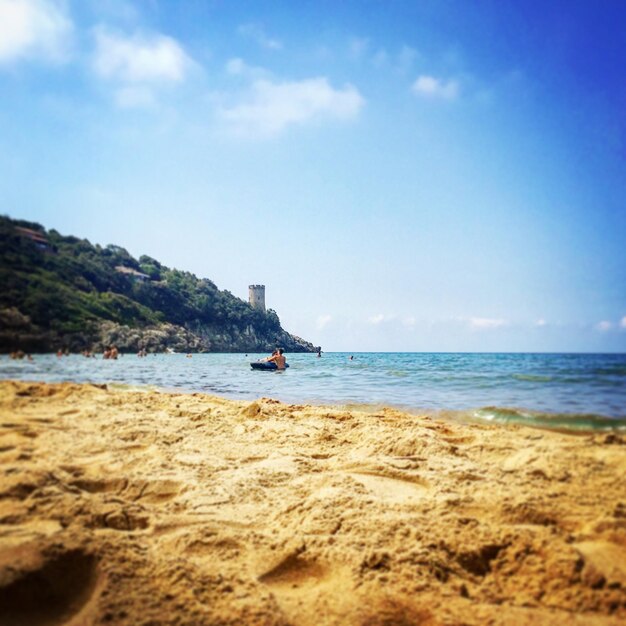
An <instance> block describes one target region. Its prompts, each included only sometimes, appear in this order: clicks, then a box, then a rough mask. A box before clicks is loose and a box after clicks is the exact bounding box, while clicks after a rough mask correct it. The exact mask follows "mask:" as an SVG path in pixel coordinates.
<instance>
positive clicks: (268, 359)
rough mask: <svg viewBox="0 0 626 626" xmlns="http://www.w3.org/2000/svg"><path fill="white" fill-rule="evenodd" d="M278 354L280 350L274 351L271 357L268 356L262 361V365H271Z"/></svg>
mask: <svg viewBox="0 0 626 626" xmlns="http://www.w3.org/2000/svg"><path fill="white" fill-rule="evenodd" d="M277 354H278V348H276V349H275V350H274V352H272V354H271V355H270V356H266V357H265V358H264V359H261V362H262V363H269V362H270V361H271V360H273V358H274V357H275V356H276V355H277Z"/></svg>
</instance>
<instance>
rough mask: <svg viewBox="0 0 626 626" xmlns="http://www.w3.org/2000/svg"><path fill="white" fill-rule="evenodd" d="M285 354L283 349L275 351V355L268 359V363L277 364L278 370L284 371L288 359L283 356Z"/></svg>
mask: <svg viewBox="0 0 626 626" xmlns="http://www.w3.org/2000/svg"><path fill="white" fill-rule="evenodd" d="M283 352H284V350H283V349H282V348H278V350H274V354H273V355H272V356H271V357H270V358H269V359H267V361H268V363H276V369H279V370H284V369H285V368H286V367H287V359H286V358H285V357H284V356H283Z"/></svg>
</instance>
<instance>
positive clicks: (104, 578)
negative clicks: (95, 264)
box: [0, 381, 626, 626]
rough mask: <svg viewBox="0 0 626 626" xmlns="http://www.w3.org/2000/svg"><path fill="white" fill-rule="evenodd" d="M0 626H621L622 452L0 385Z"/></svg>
mask: <svg viewBox="0 0 626 626" xmlns="http://www.w3.org/2000/svg"><path fill="white" fill-rule="evenodd" d="M0 472H1V474H0V623H2V624H26V623H28V624H32V625H33V626H43V625H44V624H54V625H61V624H63V625H65V626H77V625H78V624H96V625H104V624H121V625H126V624H127V625H131V624H132V625H144V626H147V625H148V624H167V625H170V624H171V625H174V624H176V625H178V626H181V625H192V624H193V625H198V624H200V625H203V624H206V625H213V624H243V625H245V624H263V625H276V626H278V625H283V626H286V625H287V624H291V625H298V626H312V625H314V624H315V625H317V626H321V625H335V626H339V625H342V626H345V625H355V626H356V625H359V626H362V625H365V624H367V625H371V626H382V625H391V624H394V625H396V624H398V625H409V624H426V625H429V626H439V625H441V626H443V625H444V624H467V625H478V624H480V625H483V624H501V625H504V624H522V625H524V624H526V625H529V626H530V625H531V624H532V625H533V626H539V625H547V624H562V623H567V624H575V625H580V626H582V625H585V626H589V625H591V626H594V625H603V626H604V625H607V626H608V625H617V624H620V623H624V620H625V619H626V492H625V491H624V485H623V476H624V475H625V473H626V439H625V438H624V437H623V436H622V435H620V434H617V433H608V434H607V433H603V434H594V435H572V434H570V435H566V434H562V433H555V432H548V431H541V430H537V429H530V428H525V427H520V426H488V425H475V424H456V423H452V422H447V421H441V420H435V419H430V418H428V417H419V416H417V417H416V416H415V415H408V414H405V413H402V412H400V411H397V410H393V409H382V408H381V409H380V410H379V411H377V412H374V413H372V412H369V413H364V412H360V411H358V410H345V409H340V408H333V407H321V406H316V407H313V406H306V405H297V404H283V403H280V402H277V401H275V400H271V399H268V398H262V399H259V400H256V401H252V402H249V401H247V402H243V401H234V400H226V399H223V398H219V397H213V396H208V395H204V394H199V393H195V394H173V393H163V392H157V391H149V390H147V389H146V390H141V389H140V390H132V391H131V390H119V389H117V390H114V389H111V388H107V386H106V385H90V384H75V383H60V384H46V383H26V382H17V381H3V382H0Z"/></svg>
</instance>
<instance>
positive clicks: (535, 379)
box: [513, 374, 554, 383]
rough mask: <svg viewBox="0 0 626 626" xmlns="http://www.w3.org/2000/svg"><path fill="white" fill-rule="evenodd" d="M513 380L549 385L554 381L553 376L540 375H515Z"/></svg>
mask: <svg viewBox="0 0 626 626" xmlns="http://www.w3.org/2000/svg"><path fill="white" fill-rule="evenodd" d="M513 378H515V380H524V381H528V382H531V383H549V382H552V381H553V380H554V378H553V377H552V376H540V375H539V374H513Z"/></svg>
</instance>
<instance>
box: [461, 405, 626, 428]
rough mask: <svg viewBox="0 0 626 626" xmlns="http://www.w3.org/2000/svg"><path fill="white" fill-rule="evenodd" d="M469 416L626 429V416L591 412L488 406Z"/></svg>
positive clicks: (507, 421) (499, 421)
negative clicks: (543, 411) (546, 410)
mask: <svg viewBox="0 0 626 626" xmlns="http://www.w3.org/2000/svg"><path fill="white" fill-rule="evenodd" d="M468 417H470V418H473V419H475V420H480V421H485V422H491V423H496V424H521V425H525V426H536V427H540V428H548V429H553V430H572V431H608V430H611V431H614V430H624V431H626V416H624V417H606V416H604V415H595V414H589V413H542V412H540V411H530V410H524V409H515V408H508V407H495V406H487V407H483V408H480V409H477V410H474V411H470V412H469V414H468Z"/></svg>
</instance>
